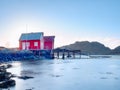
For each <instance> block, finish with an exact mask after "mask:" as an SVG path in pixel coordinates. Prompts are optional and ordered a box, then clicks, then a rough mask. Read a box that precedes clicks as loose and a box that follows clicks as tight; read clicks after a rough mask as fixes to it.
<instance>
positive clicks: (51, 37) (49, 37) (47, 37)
mask: <svg viewBox="0 0 120 90" xmlns="http://www.w3.org/2000/svg"><path fill="white" fill-rule="evenodd" d="M54 38H55V36H44V41H53V40H54Z"/></svg>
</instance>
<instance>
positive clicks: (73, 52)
mask: <svg viewBox="0 0 120 90" xmlns="http://www.w3.org/2000/svg"><path fill="white" fill-rule="evenodd" d="M73 58H74V59H75V51H73Z"/></svg>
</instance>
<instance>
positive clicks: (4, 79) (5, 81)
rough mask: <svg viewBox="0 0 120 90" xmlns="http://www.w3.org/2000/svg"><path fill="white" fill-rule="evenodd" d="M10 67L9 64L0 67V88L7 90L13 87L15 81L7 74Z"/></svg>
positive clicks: (10, 74)
mask: <svg viewBox="0 0 120 90" xmlns="http://www.w3.org/2000/svg"><path fill="white" fill-rule="evenodd" d="M10 67H12V65H10V64H1V65H0V88H9V87H11V86H15V84H16V83H15V80H13V79H11V78H12V73H10V72H7V69H8V68H10Z"/></svg>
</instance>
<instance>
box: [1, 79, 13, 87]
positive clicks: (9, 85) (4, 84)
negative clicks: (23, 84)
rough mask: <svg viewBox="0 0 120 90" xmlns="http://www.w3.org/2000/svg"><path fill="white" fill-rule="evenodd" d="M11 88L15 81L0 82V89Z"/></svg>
mask: <svg viewBox="0 0 120 90" xmlns="http://www.w3.org/2000/svg"><path fill="white" fill-rule="evenodd" d="M11 86H15V80H12V79H10V80H5V81H1V82H0V88H8V87H11Z"/></svg>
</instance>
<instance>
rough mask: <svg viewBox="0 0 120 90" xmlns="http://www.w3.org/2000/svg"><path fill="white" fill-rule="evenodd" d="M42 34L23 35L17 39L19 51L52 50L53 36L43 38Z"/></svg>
mask: <svg viewBox="0 0 120 90" xmlns="http://www.w3.org/2000/svg"><path fill="white" fill-rule="evenodd" d="M43 35H44V34H43V32H37V33H23V34H22V35H21V37H20V39H19V49H20V50H52V49H54V38H55V36H43Z"/></svg>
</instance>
